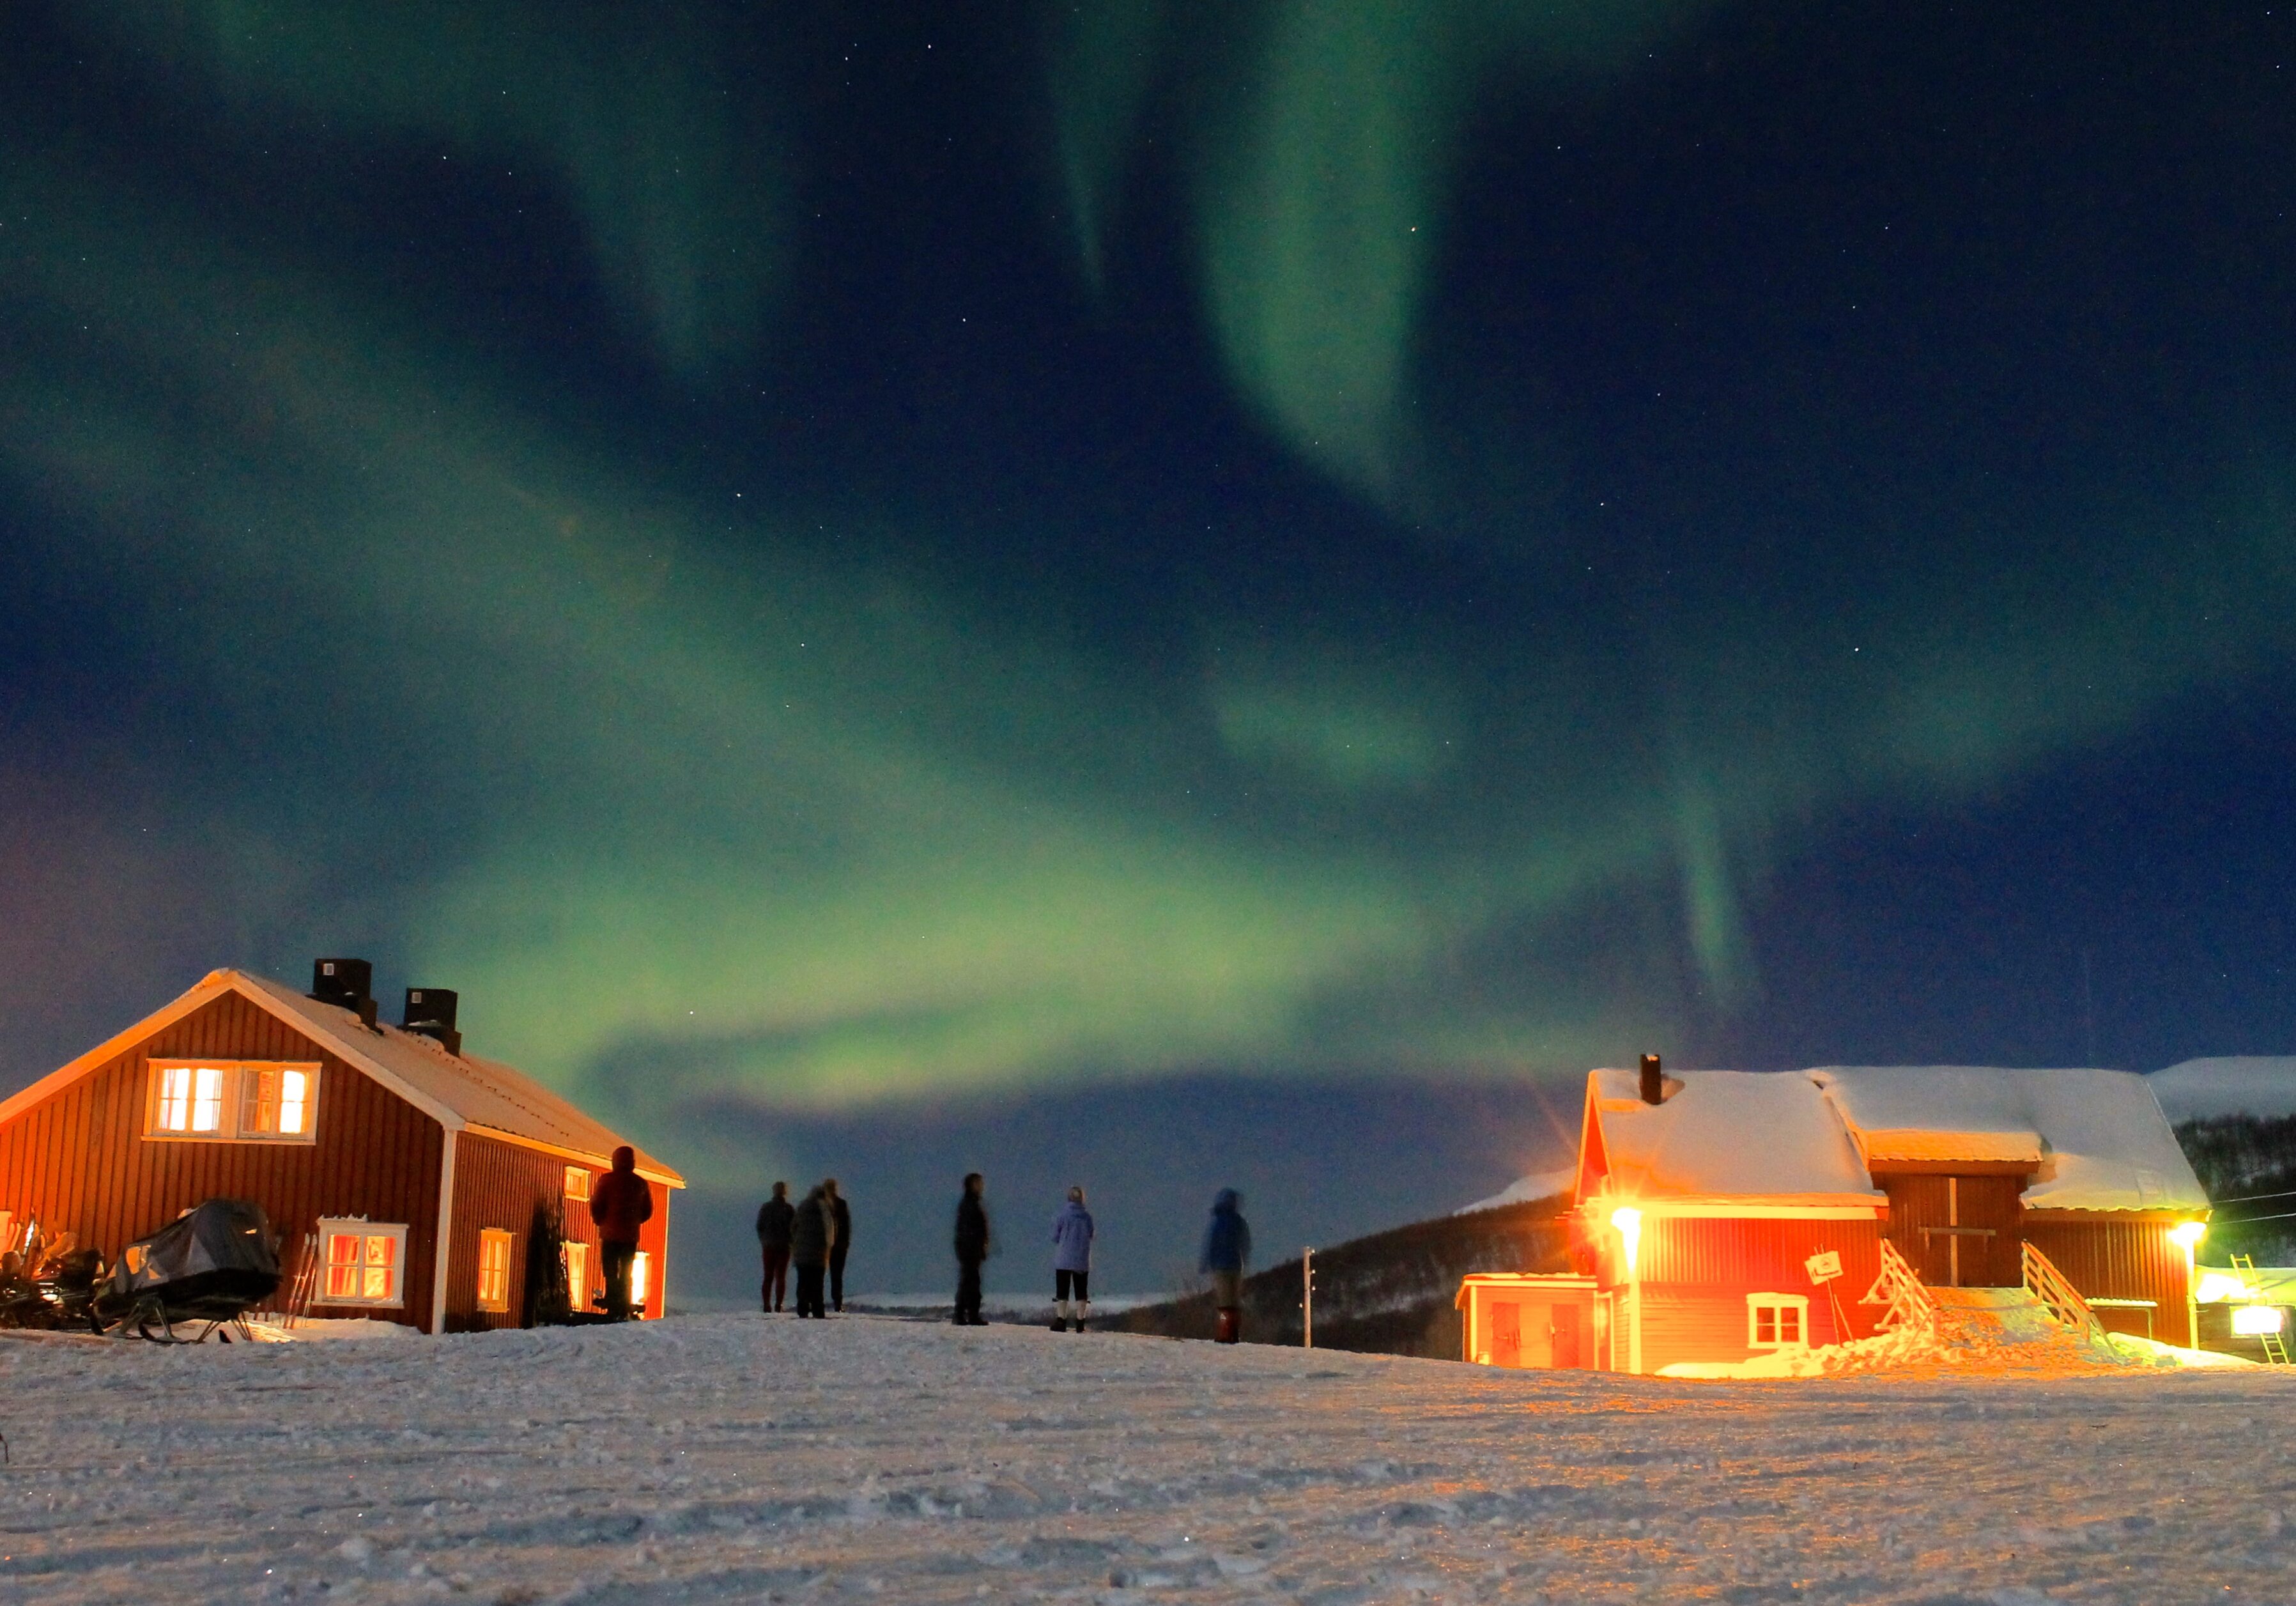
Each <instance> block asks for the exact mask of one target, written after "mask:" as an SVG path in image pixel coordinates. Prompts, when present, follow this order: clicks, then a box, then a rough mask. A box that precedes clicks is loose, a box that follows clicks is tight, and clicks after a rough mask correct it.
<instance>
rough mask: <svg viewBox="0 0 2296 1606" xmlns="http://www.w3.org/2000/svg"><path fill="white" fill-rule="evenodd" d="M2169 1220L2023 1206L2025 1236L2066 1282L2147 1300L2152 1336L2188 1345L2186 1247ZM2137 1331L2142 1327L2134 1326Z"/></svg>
mask: <svg viewBox="0 0 2296 1606" xmlns="http://www.w3.org/2000/svg"><path fill="white" fill-rule="evenodd" d="M2172 1225H2175V1224H2174V1223H2172V1222H2169V1221H2144V1220H2134V1221H2114V1220H2112V1219H2110V1218H2109V1217H2108V1218H2104V1219H2100V1220H2095V1221H2084V1220H2079V1219H2064V1218H2060V1217H2054V1216H2053V1215H2052V1214H2047V1213H2043V1212H2038V1211H2030V1210H2029V1211H2027V1212H2026V1215H2025V1236H2026V1237H2027V1238H2028V1239H2029V1240H2030V1241H2031V1242H2032V1245H2033V1247H2034V1248H2035V1249H2037V1250H2040V1251H2041V1253H2043V1254H2044V1255H2046V1256H2047V1257H2048V1258H2050V1259H2051V1260H2052V1261H2054V1262H2055V1264H2056V1267H2057V1269H2058V1270H2059V1271H2061V1272H2062V1273H2063V1274H2065V1278H2066V1281H2068V1282H2071V1284H2072V1285H2073V1286H2074V1287H2075V1288H2077V1289H2079V1291H2081V1292H2082V1293H2083V1294H2084V1295H2087V1296H2090V1297H2093V1298H2095V1299H2151V1300H2153V1301H2155V1302H2156V1303H2157V1305H2158V1308H2157V1309H2155V1310H2154V1311H2153V1337H2154V1338H2156V1339H2159V1340H2161V1342H2163V1343H2167V1344H2183V1345H2189V1344H2190V1343H2191V1342H2192V1329H2191V1324H2190V1323H2189V1322H2188V1321H2187V1319H2186V1315H2187V1313H2186V1310H2185V1251H2184V1250H2182V1249H2181V1248H2179V1247H2178V1246H2177V1243H2176V1242H2175V1241H2173V1240H2171V1239H2170V1238H2169V1228H2170V1227H2171V1226H2172ZM2136 1331H2137V1332H2143V1331H2144V1329H2143V1328H2142V1327H2141V1326H2139V1327H2138V1328H2137V1329H2136Z"/></svg>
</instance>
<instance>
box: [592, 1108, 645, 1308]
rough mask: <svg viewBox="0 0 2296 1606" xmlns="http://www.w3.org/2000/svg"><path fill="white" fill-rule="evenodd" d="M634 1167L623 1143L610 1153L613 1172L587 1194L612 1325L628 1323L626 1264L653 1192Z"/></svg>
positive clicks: (634, 1249) (634, 1154) (633, 1153)
mask: <svg viewBox="0 0 2296 1606" xmlns="http://www.w3.org/2000/svg"><path fill="white" fill-rule="evenodd" d="M637 1164H638V1156H637V1151H636V1150H635V1149H633V1148H631V1147H630V1146H629V1145H628V1144H627V1143H624V1144H623V1145H622V1146H621V1147H620V1148H619V1149H617V1150H615V1151H614V1168H613V1169H612V1170H611V1171H609V1172H607V1173H606V1174H605V1175H604V1176H602V1177H600V1178H599V1179H598V1185H597V1186H596V1187H594V1188H593V1189H591V1190H590V1219H591V1220H593V1221H594V1222H596V1223H597V1224H598V1264H599V1266H600V1268H601V1269H602V1270H603V1271H604V1272H605V1274H606V1315H607V1318H608V1319H609V1320H610V1321H615V1322H627V1321H628V1320H629V1319H630V1262H631V1261H632V1260H633V1259H635V1258H636V1256H637V1252H638V1229H639V1228H640V1227H642V1226H644V1225H645V1224H646V1223H647V1222H649V1221H651V1220H652V1219H653V1190H652V1188H650V1187H648V1186H647V1185H646V1180H645V1178H644V1177H643V1176H639V1175H638V1173H637Z"/></svg>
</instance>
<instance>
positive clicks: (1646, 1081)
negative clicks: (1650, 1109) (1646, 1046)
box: [1643, 1054, 1666, 1104]
mask: <svg viewBox="0 0 2296 1606" xmlns="http://www.w3.org/2000/svg"><path fill="white" fill-rule="evenodd" d="M1643 1102H1644V1103H1645V1104H1662V1103H1664V1102H1666V1077H1663V1076H1662V1075H1661V1074H1660V1072H1659V1068H1658V1056H1657V1055H1656V1054H1644V1056H1643Z"/></svg>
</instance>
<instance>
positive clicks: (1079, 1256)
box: [1053, 1185, 1092, 1332]
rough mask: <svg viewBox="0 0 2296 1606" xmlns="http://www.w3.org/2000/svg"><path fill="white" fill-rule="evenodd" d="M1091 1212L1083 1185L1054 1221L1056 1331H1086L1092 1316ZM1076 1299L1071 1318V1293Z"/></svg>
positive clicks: (1054, 1324)
mask: <svg viewBox="0 0 2296 1606" xmlns="http://www.w3.org/2000/svg"><path fill="white" fill-rule="evenodd" d="M1091 1279H1092V1212H1091V1211H1090V1210H1087V1209H1085V1208H1084V1189H1083V1187H1082V1186H1081V1185H1078V1186H1077V1187H1073V1188H1070V1190H1069V1199H1068V1202H1067V1203H1066V1204H1064V1205H1062V1207H1061V1213H1060V1214H1059V1215H1057V1216H1055V1217H1053V1299H1054V1306H1055V1307H1056V1308H1057V1310H1058V1311H1059V1313H1060V1314H1059V1315H1055V1316H1054V1318H1053V1331H1054V1332H1065V1331H1069V1330H1070V1327H1071V1325H1073V1329H1074V1331H1075V1332H1083V1331H1084V1324H1085V1320H1086V1318H1087V1317H1088V1316H1090V1315H1092V1287H1091ZM1071 1291H1073V1292H1074V1293H1075V1295H1076V1305H1075V1307H1074V1315H1071V1314H1070V1304H1069V1296H1070V1292H1071Z"/></svg>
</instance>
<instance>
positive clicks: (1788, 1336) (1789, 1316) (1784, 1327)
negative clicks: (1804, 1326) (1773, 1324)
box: [1778, 1305, 1801, 1344]
mask: <svg viewBox="0 0 2296 1606" xmlns="http://www.w3.org/2000/svg"><path fill="white" fill-rule="evenodd" d="M1778 1342H1779V1343H1781V1344H1799V1343H1800V1342H1801V1311H1800V1308H1799V1307H1796V1306H1792V1305H1785V1306H1781V1307H1779V1308H1778Z"/></svg>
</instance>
